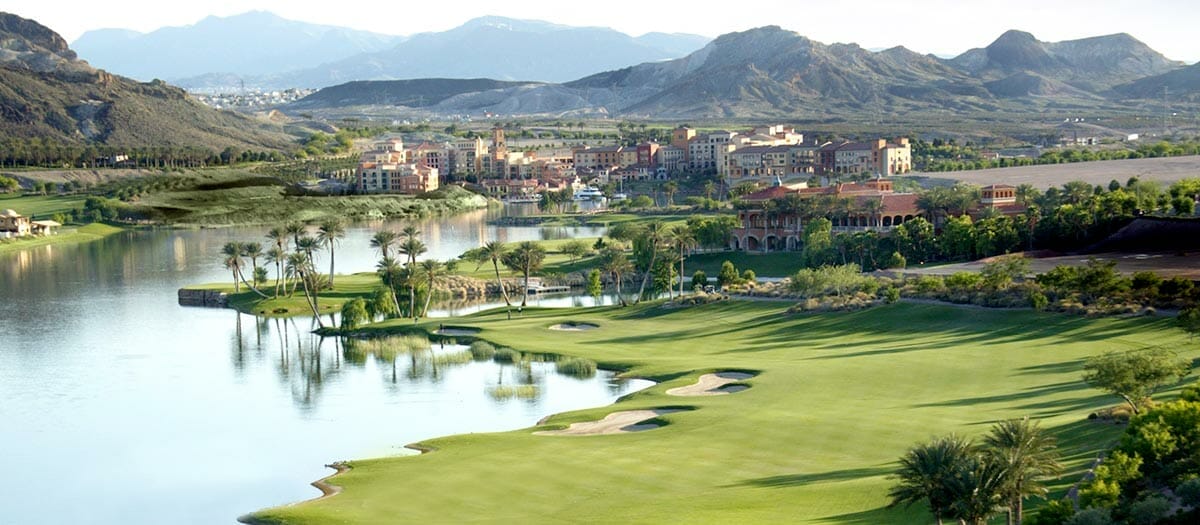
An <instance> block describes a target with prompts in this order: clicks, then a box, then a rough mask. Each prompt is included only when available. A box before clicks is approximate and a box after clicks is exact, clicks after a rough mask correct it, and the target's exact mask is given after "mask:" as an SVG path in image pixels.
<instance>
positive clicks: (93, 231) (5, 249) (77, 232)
mask: <svg viewBox="0 0 1200 525" xmlns="http://www.w3.org/2000/svg"><path fill="white" fill-rule="evenodd" d="M123 231H125V230H123V229H121V228H118V227H116V226H109V225H107V224H101V223H92V224H88V225H86V226H81V227H79V228H71V227H66V228H63V229H62V231H60V232H58V233H57V234H55V235H48V236H37V237H32V236H30V237H22V238H19V239H8V240H2V241H0V254H2V253H9V252H17V251H21V250H28V249H30V248H36V247H39V246H51V245H54V246H62V245H67V244H80V243H85V242H92V241H95V240H99V239H103V238H105V237H108V236H109V235H113V234H116V233H120V232H123Z"/></svg>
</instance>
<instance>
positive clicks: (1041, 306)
mask: <svg viewBox="0 0 1200 525" xmlns="http://www.w3.org/2000/svg"><path fill="white" fill-rule="evenodd" d="M1029 306H1032V307H1033V309H1034V310H1045V309H1046V307H1047V306H1050V299H1047V298H1046V294H1044V293H1042V292H1039V291H1037V290H1034V291H1031V292H1029Z"/></svg>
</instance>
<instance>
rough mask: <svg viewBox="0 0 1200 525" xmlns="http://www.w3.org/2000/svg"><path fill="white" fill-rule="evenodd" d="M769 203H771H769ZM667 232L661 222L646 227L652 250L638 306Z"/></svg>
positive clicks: (635, 298) (648, 241)
mask: <svg viewBox="0 0 1200 525" xmlns="http://www.w3.org/2000/svg"><path fill="white" fill-rule="evenodd" d="M768 202H769V201H768ZM665 232H666V230H665V229H664V227H663V225H662V223H661V222H659V221H652V222H650V223H649V224H647V225H646V232H645V233H644V235H645V236H646V237H645V240H646V243H647V244H648V245H649V250H650V264H649V265H647V266H646V272H645V273H644V274H642V285H641V286H640V287H638V294H637V297H634V298H633V304H638V303H639V302H641V300H642V294H644V293H646V283H648V282H650V273H651V272H653V271H654V263H655V262H656V261H657V260H658V247H659V245H660V244H662V238H663V234H664V233H665Z"/></svg>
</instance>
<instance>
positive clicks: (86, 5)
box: [0, 0, 1200, 63]
mask: <svg viewBox="0 0 1200 525" xmlns="http://www.w3.org/2000/svg"><path fill="white" fill-rule="evenodd" d="M64 3H65V4H69V5H63V4H64ZM252 9H260V10H266V11H271V12H273V13H275V14H278V15H280V16H283V17H284V18H290V19H294V20H303V21H306V22H314V23H321V24H330V25H340V26H347V27H353V28H357V29H365V30H370V31H375V32H379V33H388V34H399V35H407V34H413V33H420V32H425V31H443V30H446V29H450V28H452V27H455V26H457V25H459V24H462V23H463V22H465V21H467V20H469V19H471V18H474V17H476V16H482V15H502V16H509V17H513V18H529V19H539V20H547V21H550V22H555V23H560V24H566V25H588V26H607V27H612V28H614V29H617V30H619V31H623V32H625V33H629V34H632V35H640V34H643V33H646V32H649V31H666V32H687V33H698V34H702V35H708V36H716V35H719V34H722V33H728V32H731V31H740V30H744V29H748V28H752V27H758V26H764V25H778V26H782V27H783V28H785V29H790V30H792V31H796V32H798V33H800V34H802V35H805V36H807V37H809V38H812V39H814V40H817V41H820V42H824V43H833V42H854V43H857V44H860V45H862V46H863V47H866V48H884V47H891V46H895V45H903V46H905V47H908V48H910V49H912V50H914V51H918V52H921V53H935V54H939V55H956V54H958V53H961V52H963V51H965V50H967V49H970V48H972V47H982V46H985V45H987V44H988V43H990V42H991V41H992V40H994V39H995V38H996V37H997V36H999V35H1000V34H1001V33H1003V32H1004V31H1005V30H1007V29H1022V30H1025V31H1029V32H1031V33H1033V34H1034V35H1035V36H1037V37H1038V38H1039V39H1040V40H1043V41H1058V40H1067V39H1073V38H1081V37H1087V36H1097V35H1105V34H1110V33H1119V32H1125V33H1129V34H1132V35H1133V36H1134V37H1136V38H1138V39H1139V40H1141V41H1143V42H1145V43H1147V44H1148V45H1150V47H1153V48H1154V49H1156V50H1158V51H1159V52H1161V53H1163V54H1165V55H1166V56H1167V57H1169V58H1172V59H1175V60H1184V61H1186V62H1188V63H1193V62H1196V61H1200V39H1197V38H1196V36H1195V35H1196V34H1197V32H1198V31H1200V2H1197V1H1196V0H1137V1H1131V0H1123V1H1110V0H1089V1H1080V0H1000V1H996V0H992V1H988V2H978V1H975V0H917V1H909V2H903V1H891V2H886V1H881V0H853V1H836V0H823V1H809V0H761V1H758V2H748V3H745V4H742V3H740V2H728V1H711V2H710V1H706V0H698V1H695V0H694V1H691V2H662V1H659V2H648V1H644V0H638V1H631V0H606V1H601V2H571V1H563V0H507V1H500V2H495V1H487V2H485V1H480V0H452V1H448V2H440V1H414V0H394V1H391V2H378V1H374V2H367V1H360V0H339V1H329V0H320V1H316V0H205V1H196V2H172V1H163V0H107V1H90V0H89V1H83V0H69V1H68V2H61V1H49V2H45V1H43V2H34V1H30V0H0V10H2V11H8V12H11V13H15V14H18V15H20V16H23V17H26V18H33V19H35V20H37V21H39V22H41V23H42V24H45V25H46V26H49V27H50V28H51V29H54V30H55V31H57V32H59V33H60V34H62V35H63V37H65V38H66V39H67V40H68V41H73V40H75V39H76V38H78V37H79V35H81V34H83V32H84V31H87V30H90V29H99V28H109V27H117V28H127V29H135V30H138V31H143V32H146V31H151V30H154V29H157V28H159V27H163V26H180V25H189V24H193V23H195V22H196V21H198V20H200V19H201V18H204V17H205V16H208V15H217V16H228V15H233V14H238V13H242V12H245V11H248V10H252Z"/></svg>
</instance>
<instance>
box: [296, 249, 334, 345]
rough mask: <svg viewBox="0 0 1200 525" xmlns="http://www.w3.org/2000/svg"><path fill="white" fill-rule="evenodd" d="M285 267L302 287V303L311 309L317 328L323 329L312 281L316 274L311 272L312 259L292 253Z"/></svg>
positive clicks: (314, 285)
mask: <svg viewBox="0 0 1200 525" xmlns="http://www.w3.org/2000/svg"><path fill="white" fill-rule="evenodd" d="M287 266H288V268H289V270H290V272H291V273H292V274H293V275H295V276H296V278H297V280H298V281H299V283H300V284H301V285H303V286H304V301H305V302H306V303H308V306H309V308H312V313H313V317H314V318H315V319H316V320H317V326H319V327H320V328H325V323H324V321H322V320H321V308H320V305H319V304H318V302H317V301H318V299H317V288H316V282H315V279H313V274H314V273H316V272H314V271H313V267H312V259H311V258H310V257H308V256H306V255H305V254H303V253H293V254H291V255H288V258H287Z"/></svg>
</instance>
